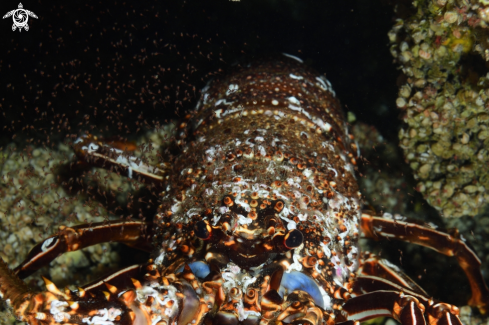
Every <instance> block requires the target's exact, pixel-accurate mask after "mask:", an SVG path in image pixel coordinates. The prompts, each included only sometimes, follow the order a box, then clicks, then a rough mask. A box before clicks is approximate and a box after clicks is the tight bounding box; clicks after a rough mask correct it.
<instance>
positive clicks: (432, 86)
mask: <svg viewBox="0 0 489 325" xmlns="http://www.w3.org/2000/svg"><path fill="white" fill-rule="evenodd" d="M413 5H414V9H415V10H416V11H415V13H414V14H412V13H405V12H403V10H402V9H401V8H400V7H399V8H398V14H399V16H403V17H405V18H404V19H398V20H397V23H396V24H395V26H394V28H393V29H392V30H391V31H390V32H389V38H390V41H391V43H392V47H391V53H392V55H393V56H394V57H395V58H396V61H397V63H398V64H399V65H400V67H401V70H402V72H403V76H402V77H401V78H400V81H401V85H400V88H399V96H398V98H397V101H396V104H397V107H398V108H399V109H401V110H402V111H403V116H402V118H403V120H404V122H405V124H404V126H403V127H402V129H401V130H400V132H399V138H400V145H401V147H402V148H403V150H404V154H405V157H406V160H407V161H408V163H409V164H410V166H411V168H412V169H413V171H414V175H415V178H416V179H417V180H418V181H419V182H418V184H417V190H418V191H420V192H421V193H422V194H423V195H424V196H425V198H426V199H427V200H428V202H429V203H430V204H431V205H432V206H434V207H435V208H437V209H438V210H439V211H440V212H441V213H442V214H443V215H444V216H445V217H460V216H464V215H466V216H474V215H477V214H478V213H480V212H481V211H482V207H483V206H484V204H485V202H488V200H489V192H488V189H489V168H487V161H488V159H489V110H488V106H489V87H488V86H489V75H486V73H487V69H486V67H485V64H486V62H487V61H488V60H489V43H488V36H489V2H487V1H482V0H432V1H414V2H413Z"/></svg>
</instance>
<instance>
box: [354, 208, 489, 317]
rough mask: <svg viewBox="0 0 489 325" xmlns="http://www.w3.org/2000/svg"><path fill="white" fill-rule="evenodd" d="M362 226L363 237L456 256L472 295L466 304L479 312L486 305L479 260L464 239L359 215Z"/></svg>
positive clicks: (488, 302)
mask: <svg viewBox="0 0 489 325" xmlns="http://www.w3.org/2000/svg"><path fill="white" fill-rule="evenodd" d="M361 228H362V230H363V233H364V235H365V237H367V238H372V239H375V240H379V239H382V238H395V239H399V240H403V241H407V242H410V243H413V244H418V245H421V246H425V247H428V248H431V249H433V250H435V251H437V252H439V253H441V254H444V255H447V256H455V258H456V259H457V261H458V263H459V264H460V266H461V267H462V269H463V270H464V272H465V275H466V276H467V278H468V280H469V283H470V288H471V290H472V297H471V298H470V300H469V305H471V306H474V307H478V308H479V310H480V311H481V313H482V314H485V313H486V312H487V311H488V308H489V289H488V288H487V285H486V283H485V282H484V278H483V277H482V273H481V270H480V266H481V261H480V259H479V258H478V257H477V255H476V254H475V253H474V251H472V249H470V247H469V246H467V244H466V243H465V241H463V240H461V239H459V238H456V237H454V236H451V235H449V234H446V233H443V232H440V231H437V230H434V229H430V228H427V227H424V226H421V225H417V224H413V223H407V222H402V221H396V220H389V219H384V218H379V217H373V216H371V215H369V214H365V213H364V214H362V219H361Z"/></svg>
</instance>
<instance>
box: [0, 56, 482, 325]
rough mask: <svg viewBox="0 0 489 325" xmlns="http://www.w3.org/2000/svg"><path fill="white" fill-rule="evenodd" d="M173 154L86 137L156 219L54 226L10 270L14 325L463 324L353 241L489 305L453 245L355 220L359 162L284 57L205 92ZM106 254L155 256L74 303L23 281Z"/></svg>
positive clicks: (462, 247)
mask: <svg viewBox="0 0 489 325" xmlns="http://www.w3.org/2000/svg"><path fill="white" fill-rule="evenodd" d="M178 132H179V135H178V137H177V140H175V142H176V145H177V146H175V147H178V148H179V152H178V154H173V155H169V157H168V162H167V163H165V164H164V165H161V166H149V165H147V164H145V163H143V162H142V161H141V160H138V159H136V158H134V157H132V156H130V153H128V152H127V151H124V150H122V148H118V147H117V146H115V145H108V144H107V143H104V142H103V141H101V140H99V139H97V138H96V137H94V136H86V137H83V138H80V139H78V140H77V141H76V142H75V144H74V149H75V151H76V153H77V155H78V157H79V158H80V159H81V160H84V161H86V162H88V163H89V164H91V165H98V166H103V167H105V168H110V167H112V166H116V167H117V168H119V170H124V171H125V172H126V173H127V175H128V177H133V178H138V179H139V180H140V181H142V182H151V183H152V185H153V186H158V187H159V188H161V201H160V205H159V207H158V212H157V214H156V216H155V217H154V219H153V220H151V221H126V222H119V221H112V222H107V223H102V224H92V225H81V226H76V227H72V228H68V227H64V228H61V229H60V231H59V232H58V233H57V234H55V235H54V236H51V237H49V238H47V239H46V240H44V241H43V242H41V243H39V244H38V245H37V246H35V247H34V248H33V250H32V251H31V253H30V254H29V256H28V258H27V259H26V261H25V262H23V263H22V264H21V265H19V266H18V267H17V268H16V269H14V270H12V271H11V270H10V269H9V268H8V267H7V266H6V264H5V263H4V262H3V261H2V262H1V263H0V291H1V294H2V297H3V299H4V300H5V301H6V302H7V304H8V306H10V308H11V309H12V311H13V312H14V314H15V315H16V317H17V318H18V319H19V320H23V321H26V322H28V324H30V325H37V324H95V325H113V324H135V325H150V324H151V325H164V324H167V325H169V324H178V325H187V324H196V325H197V324H216V325H217V324H223V325H227V324H229V325H235V324H246V325H253V324H263V325H264V324H308V325H320V324H328V325H333V324H336V323H347V324H353V323H357V322H359V321H364V320H367V319H371V318H375V317H379V316H388V317H393V318H394V319H396V320H398V321H399V322H401V323H402V324H404V325H411V324H412V325H415V324H416V325H419V324H426V323H429V324H439V325H442V324H447V325H448V324H461V321H460V319H459V318H458V308H457V307H456V306H453V305H450V304H447V303H443V302H436V301H434V300H433V299H431V298H430V297H429V295H428V294H427V293H426V292H425V291H424V290H423V289H422V288H420V287H419V286H418V285H417V284H416V283H414V281H412V280H411V279H410V278H408V277H407V276H406V275H404V274H403V273H402V271H400V270H399V269H398V268H397V267H396V266H394V265H392V264H390V263H388V262H387V261H384V260H381V259H379V258H377V257H376V256H374V255H371V254H368V253H365V254H361V253H360V252H359V249H358V246H357V244H358V239H359V237H360V235H361V234H362V233H363V236H365V237H367V238H372V239H380V238H395V239H399V240H404V241H409V242H412V243H416V244H419V245H423V246H427V247H430V248H432V249H434V250H436V251H438V252H440V253H442V254H445V255H448V256H455V257H456V258H457V260H458V262H459V264H460V266H461V267H462V269H463V270H464V272H465V273H466V275H467V277H468V279H469V281H470V285H471V289H472V298H471V300H470V301H469V304H470V305H472V306H474V307H478V308H479V310H480V311H481V312H482V313H485V312H486V311H487V308H488V304H489V291H488V289H487V287H486V285H485V283H484V280H483V278H482V275H481V272H480V260H479V259H478V258H477V256H476V255H475V253H474V252H473V251H472V250H471V249H470V248H469V247H468V246H467V245H466V243H465V242H464V240H461V239H459V238H457V237H456V236H451V235H448V234H445V233H442V232H439V231H436V230H434V229H431V228H426V227H423V226H420V225H416V224H411V223H406V222H401V221H396V220H393V219H383V218H380V217H376V216H374V215H372V213H367V212H362V210H361V206H362V202H361V195H360V193H359V190H358V185H357V182H356V179H355V165H356V160H355V159H356V158H357V157H358V153H357V152H358V148H357V146H356V145H355V142H354V141H352V140H353V137H352V136H351V135H349V134H348V130H347V127H346V124H345V122H344V119H343V114H342V111H341V107H340V104H339V101H338V100H337V99H336V97H335V93H334V91H333V90H332V88H331V85H330V83H329V81H328V80H326V78H324V77H323V76H321V75H319V74H318V73H316V72H315V71H313V70H311V69H309V68H307V67H306V66H305V65H303V64H302V62H301V61H300V60H299V59H297V58H295V57H293V56H290V55H284V56H280V57H273V58H268V59H261V60H256V61H253V62H251V63H249V64H248V65H246V66H240V67H238V68H236V69H235V71H234V72H233V73H231V74H229V75H227V76H226V77H223V78H221V79H220V80H215V81H213V82H211V83H210V84H209V85H208V86H207V87H206V88H205V89H203V90H202V97H201V99H200V101H199V102H198V104H197V107H196V109H195V111H193V112H191V113H190V114H189V115H188V116H187V117H186V118H185V119H184V121H183V122H182V123H181V124H180V126H179V131H178ZM107 241H117V242H123V243H125V244H127V245H130V246H133V247H136V248H139V249H142V250H146V251H151V252H152V259H151V260H149V261H148V262H147V263H146V264H144V265H133V266H130V267H127V268H125V269H122V270H120V271H118V272H116V273H114V274H112V275H110V276H107V277H105V278H103V279H100V280H99V281H96V282H94V283H92V284H89V285H86V286H84V287H81V288H78V289H77V290H75V291H72V290H69V289H65V290H60V289H58V288H57V287H56V286H55V284H54V283H52V282H51V281H49V280H47V279H45V282H46V289H47V290H46V291H43V292H34V291H31V290H30V289H29V288H28V287H27V286H26V285H25V284H24V282H23V281H22V280H21V279H22V278H25V277H26V276H28V275H30V274H32V273H33V272H34V271H35V270H37V269H38V268H39V267H41V266H42V265H45V264H47V263H49V261H51V260H52V259H54V258H55V257H56V256H58V255H59V254H61V253H64V252H67V251H73V250H77V249H81V248H84V247H87V246H89V245H93V244H95V243H100V242H107Z"/></svg>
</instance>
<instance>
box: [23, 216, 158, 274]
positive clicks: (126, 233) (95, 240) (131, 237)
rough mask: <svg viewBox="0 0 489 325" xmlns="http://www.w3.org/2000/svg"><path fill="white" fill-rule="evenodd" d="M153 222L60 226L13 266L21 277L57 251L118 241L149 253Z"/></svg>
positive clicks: (51, 257) (39, 266) (59, 252)
mask: <svg viewBox="0 0 489 325" xmlns="http://www.w3.org/2000/svg"><path fill="white" fill-rule="evenodd" d="M152 231H153V224H152V223H151V222H143V221H110V222H100V223H94V224H90V225H88V224H85V225H79V226H75V227H60V231H59V232H58V233H57V234H55V235H53V236H51V237H48V238H46V239H45V240H43V241H42V242H40V243H38V244H37V245H36V246H34V248H33V249H32V250H31V251H30V253H29V255H28V256H27V258H26V260H25V261H24V262H22V263H21V264H20V265H19V266H17V267H16V268H15V269H14V272H15V273H16V274H17V275H18V277H19V278H21V279H23V278H26V277H27V276H29V275H31V274H32V273H34V272H35V271H36V270H38V269H39V268H41V267H42V266H44V265H47V264H49V262H51V261H52V260H54V259H55V258H56V257H58V256H59V255H60V254H63V253H66V252H71V251H76V250H79V249H82V248H85V247H88V246H92V245H95V244H99V243H102V242H120V243H124V244H126V245H128V246H131V247H134V248H137V249H140V250H143V251H147V252H150V251H151V250H152V245H151V240H152V238H153V233H152Z"/></svg>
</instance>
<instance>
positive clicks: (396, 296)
mask: <svg viewBox="0 0 489 325" xmlns="http://www.w3.org/2000/svg"><path fill="white" fill-rule="evenodd" d="M361 228H362V230H363V232H364V235H365V237H367V238H372V239H375V240H379V239H381V238H395V239H399V240H404V241H408V242H411V243H414V244H418V245H421V246H425V247H428V248H431V249H433V250H435V251H437V252H440V253H442V254H444V255H447V256H455V257H456V258H457V260H458V262H459V264H460V266H461V267H462V269H463V270H464V272H465V274H466V276H467V278H468V279H469V282H470V286H471V289H472V298H471V299H470V300H469V304H470V305H472V306H474V307H478V308H479V310H480V311H481V313H485V312H486V311H487V308H488V305H489V290H488V288H487V286H486V284H485V282H484V280H483V278H482V274H481V271H480V265H481V262H480V260H479V259H478V258H477V256H476V254H475V253H474V252H473V251H472V250H471V249H470V248H469V247H468V246H467V244H466V243H465V242H464V241H462V240H461V239H458V238H456V237H454V236H451V235H449V234H446V233H443V232H440V231H437V230H434V229H430V228H426V227H423V226H420V225H417V224H412V223H407V222H400V221H395V220H389V219H384V218H379V217H373V216H371V215H368V214H363V215H362V220H361ZM352 296H353V298H351V299H350V300H349V301H347V302H346V303H345V305H344V306H343V311H344V312H345V313H346V315H347V318H348V319H349V320H350V321H364V320H367V319H370V318H375V317H380V316H389V317H393V318H395V319H396V320H398V321H400V322H401V323H402V324H404V325H408V324H409V325H410V324H425V323H426V319H427V320H428V323H429V324H461V322H460V319H459V318H458V315H459V310H458V308H457V307H456V306H452V305H450V304H447V303H443V302H439V303H435V302H434V301H433V300H432V299H430V298H429V296H428V294H427V293H426V292H425V291H424V290H423V289H421V288H420V287H419V286H418V285H417V284H416V283H415V282H414V281H412V280H411V279H410V278H409V277H407V276H406V275H405V274H403V273H402V271H400V270H399V269H398V268H397V267H396V266H394V265H391V264H390V263H388V262H386V261H383V260H379V259H377V258H376V257H375V256H371V255H368V256H367V257H366V259H365V260H364V262H363V263H362V266H361V268H360V270H359V271H358V277H357V279H356V280H355V283H354V285H353V293H352ZM373 302H375V303H373Z"/></svg>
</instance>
